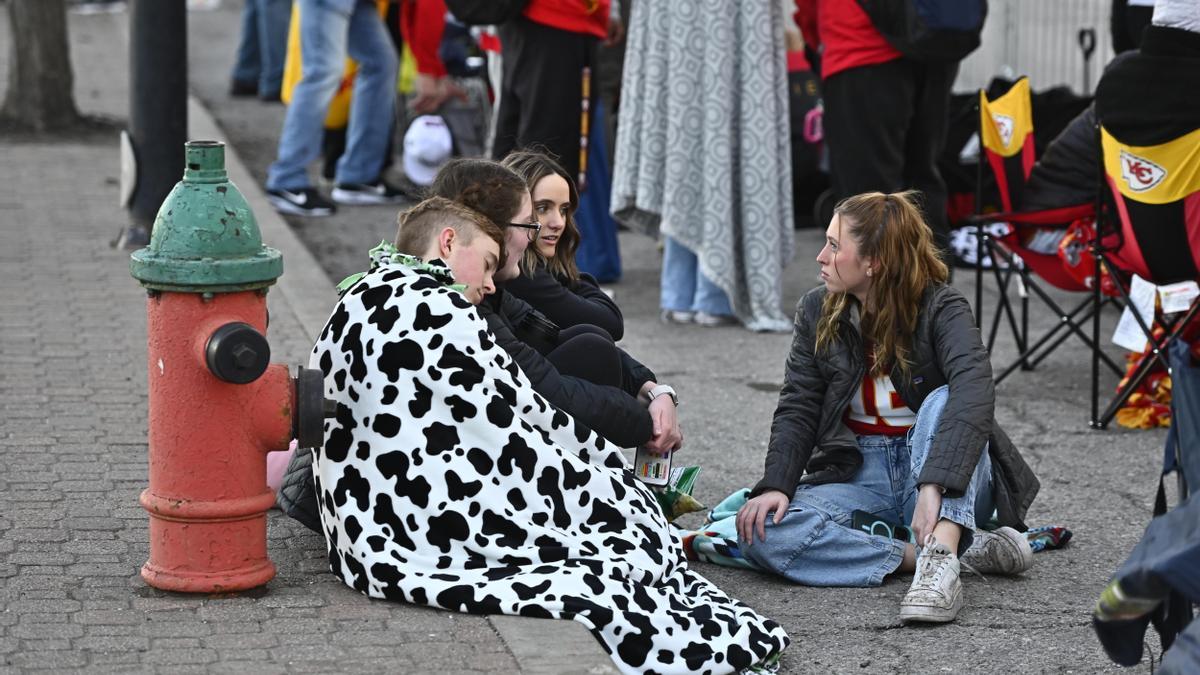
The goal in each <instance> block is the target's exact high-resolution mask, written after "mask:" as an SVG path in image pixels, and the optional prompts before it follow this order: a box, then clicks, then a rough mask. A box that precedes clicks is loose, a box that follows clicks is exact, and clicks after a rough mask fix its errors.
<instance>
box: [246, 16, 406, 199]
mask: <svg viewBox="0 0 1200 675" xmlns="http://www.w3.org/2000/svg"><path fill="white" fill-rule="evenodd" d="M296 9H297V11H299V13H300V42H301V44H302V45H303V47H302V49H303V57H302V58H303V62H304V67H303V74H302V75H301V78H300V82H299V83H298V84H297V85H296V88H295V90H294V91H293V92H292V100H291V103H290V104H289V105H288V109H287V116H286V117H284V120H283V130H282V131H281V132H280V134H279V155H278V158H277V159H276V160H275V162H274V163H273V164H271V167H270V168H269V169H268V170H267V198H268V199H269V200H270V202H271V204H272V205H273V206H274V207H275V208H276V210H278V211H280V212H282V213H290V214H293V215H301V216H328V215H331V214H333V212H334V211H335V210H336V207H335V206H334V203H333V202H337V203H340V204H388V203H394V202H398V201H400V200H402V199H403V198H404V196H403V193H402V192H400V190H398V189H397V188H395V187H393V186H392V185H389V184H388V183H386V182H384V180H383V166H384V158H385V155H386V154H387V152H388V147H389V145H388V139H389V137H390V135H391V131H392V120H393V117H394V114H393V113H394V111H395V101H396V70H397V68H398V64H399V59H398V58H397V56H396V48H395V46H394V45H393V44H392V40H391V38H390V37H389V36H388V32H387V29H386V28H385V27H384V25H383V20H382V19H381V18H380V16H379V9H378V6H377V5H376V3H375V2H374V0H296ZM347 55H349V56H350V57H351V58H353V59H354V60H355V61H357V62H358V73H357V75H356V76H355V78H354V91H353V96H352V98H351V102H350V120H349V127H348V130H347V142H346V151H345V153H344V154H343V155H342V156H341V158H340V159H339V160H338V163H337V169H336V172H335V179H334V180H335V186H334V189H333V195H332V196H333V202H331V201H329V200H328V199H326V198H325V197H324V196H323V195H322V194H321V193H320V192H319V191H317V190H316V189H315V188H314V187H312V183H311V182H310V181H309V178H308V165H309V164H310V163H312V161H313V160H315V159H317V157H319V156H320V154H321V137H322V134H323V129H324V121H325V115H326V112H327V110H328V108H329V102H330V101H331V100H332V99H333V95H334V93H335V92H336V91H337V88H338V84H339V82H341V79H342V72H343V70H344V68H345V65H346V56H347Z"/></svg>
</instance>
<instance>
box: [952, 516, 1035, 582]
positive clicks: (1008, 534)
mask: <svg viewBox="0 0 1200 675" xmlns="http://www.w3.org/2000/svg"><path fill="white" fill-rule="evenodd" d="M962 562H963V564H965V565H970V566H971V568H973V569H975V570H976V571H978V572H980V573H982V574H1005V575H1012V574H1020V573H1021V572H1024V571H1026V570H1028V569H1029V568H1031V567H1033V549H1032V548H1030V546H1029V539H1028V538H1027V537H1026V536H1025V535H1023V534H1021V533H1020V532H1017V531H1016V530H1014V529H1013V528H1011V527H1002V528H1000V529H998V530H996V531H995V532H982V531H976V532H975V539H974V541H972V542H971V548H968V549H967V550H966V551H964V552H963V555H962Z"/></svg>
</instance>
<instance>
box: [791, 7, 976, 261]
mask: <svg viewBox="0 0 1200 675" xmlns="http://www.w3.org/2000/svg"><path fill="white" fill-rule="evenodd" d="M797 5H798V8H799V12H798V14H799V16H800V28H801V30H802V31H803V33H804V37H805V40H806V41H807V42H808V44H809V45H810V46H812V47H813V48H814V49H818V50H819V52H820V55H821V58H820V75H821V94H822V98H823V101H824V104H825V116H824V118H823V119H824V128H825V140H826V147H827V149H828V152H829V165H830V181H831V182H832V189H833V193H834V197H835V200H834V201H836V200H840V199H845V198H846V197H849V196H850V195H855V194H860V193H863V192H872V191H879V192H885V193H889V192H898V191H900V190H906V189H915V190H920V191H921V193H922V194H923V195H924V212H925V217H926V220H927V221H928V222H929V225H930V227H932V228H933V234H934V239H935V241H936V243H937V246H938V248H939V250H941V251H942V255H943V256H944V257H945V259H946V260H950V258H949V257H948V256H949V237H950V230H949V228H950V226H949V223H948V221H947V219H946V183H945V182H944V181H943V180H942V175H941V173H940V172H939V171H938V168H937V158H938V157H939V156H940V155H941V153H942V147H943V146H944V145H945V143H946V125H947V118H948V114H949V109H950V88H951V86H952V85H953V84H954V78H955V76H956V75H957V73H958V62H957V61H947V62H929V61H917V60H915V59H912V58H909V57H906V56H904V54H902V53H901V52H900V51H899V50H897V49H896V48H895V47H893V46H892V45H891V44H889V43H888V41H887V40H885V39H884V37H883V35H882V34H881V33H880V32H879V31H878V30H877V29H876V28H875V26H874V25H872V23H871V19H870V18H869V17H868V16H867V13H866V12H865V11H864V10H863V8H862V7H861V6H860V5H859V4H858V2H857V0H799V1H798V2H797Z"/></svg>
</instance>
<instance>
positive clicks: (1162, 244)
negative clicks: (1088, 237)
mask: <svg viewBox="0 0 1200 675" xmlns="http://www.w3.org/2000/svg"><path fill="white" fill-rule="evenodd" d="M1100 145H1101V149H1102V151H1103V154H1104V174H1105V176H1104V177H1105V180H1106V182H1107V183H1108V186H1109V191H1110V193H1111V195H1112V197H1113V206H1114V211H1115V213H1116V216H1117V221H1118V226H1119V228H1120V246H1119V247H1117V248H1116V250H1115V251H1112V252H1111V253H1110V257H1111V258H1112V259H1113V261H1114V263H1115V264H1117V266H1119V267H1121V268H1122V269H1125V270H1127V271H1130V272H1135V273H1137V274H1138V275H1139V276H1141V277H1143V278H1145V279H1148V280H1150V281H1152V282H1154V283H1156V284H1169V283H1174V282H1177V281H1187V280H1193V281H1194V280H1200V129H1196V130H1194V131H1192V132H1190V133H1187V134H1184V135H1182V136H1179V137H1177V138H1175V139H1173V140H1171V141H1168V142H1166V143H1162V144H1159V145H1153V146H1134V145H1129V144H1126V143H1122V142H1121V141H1120V140H1118V139H1117V138H1115V137H1114V136H1113V135H1112V134H1111V133H1109V132H1108V130H1107V129H1104V128H1101V130H1100Z"/></svg>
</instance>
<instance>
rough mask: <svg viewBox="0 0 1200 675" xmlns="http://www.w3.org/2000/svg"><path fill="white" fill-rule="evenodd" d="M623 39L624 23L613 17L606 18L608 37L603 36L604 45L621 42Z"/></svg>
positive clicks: (609, 45) (608, 45)
mask: <svg viewBox="0 0 1200 675" xmlns="http://www.w3.org/2000/svg"><path fill="white" fill-rule="evenodd" d="M624 39H625V24H623V23H621V19H619V18H617V17H613V18H611V19H609V20H608V37H606V38H604V46H605V47H612V46H614V45H619V44H621V40H624Z"/></svg>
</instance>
